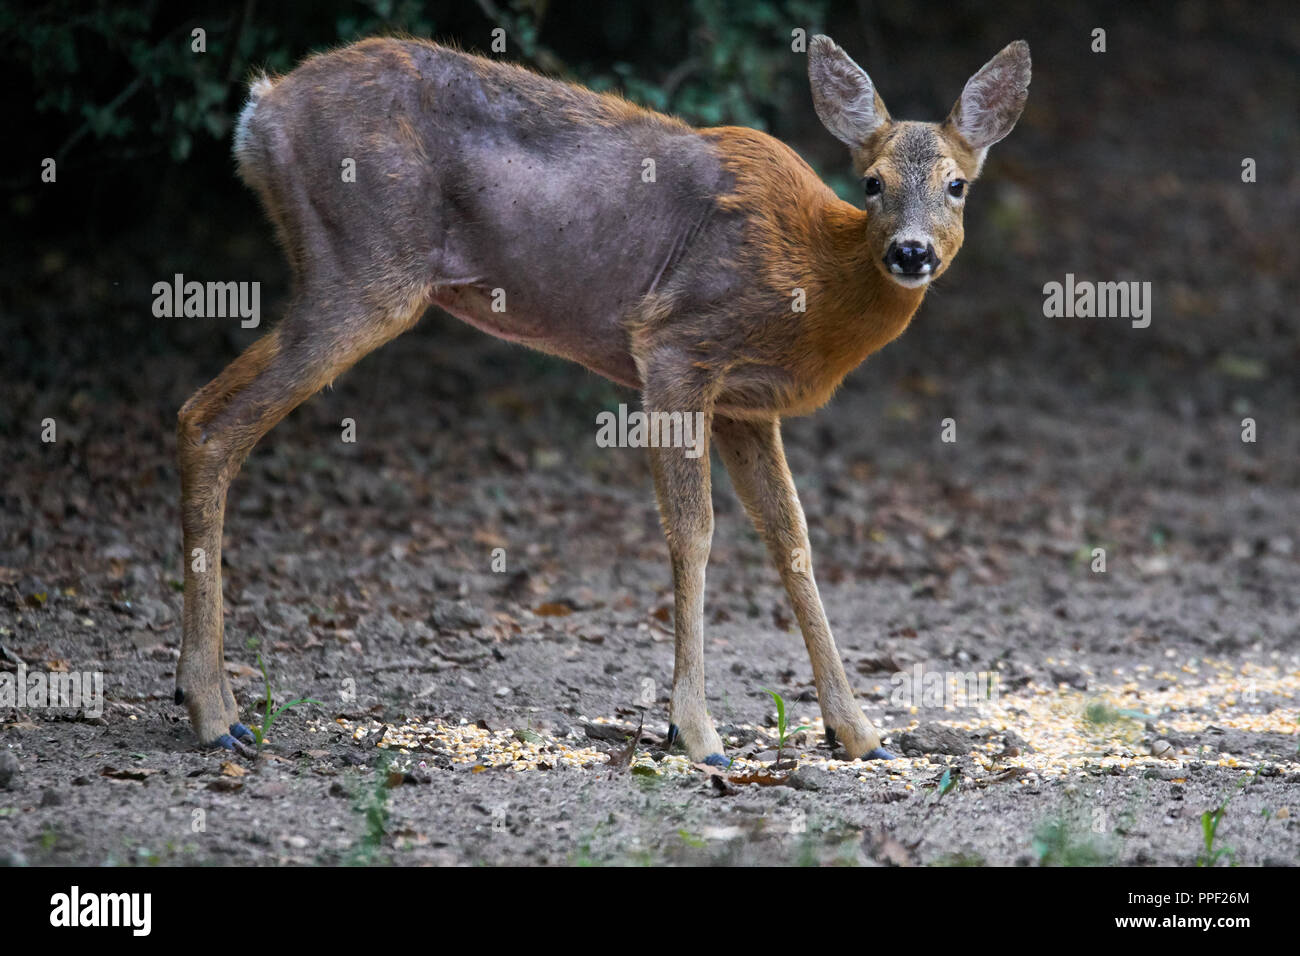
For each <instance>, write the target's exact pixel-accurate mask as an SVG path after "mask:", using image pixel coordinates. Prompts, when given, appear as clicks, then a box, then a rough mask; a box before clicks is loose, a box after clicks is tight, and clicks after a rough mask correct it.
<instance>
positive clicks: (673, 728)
mask: <svg viewBox="0 0 1300 956" xmlns="http://www.w3.org/2000/svg"><path fill="white" fill-rule="evenodd" d="M681 733H682V732H681V729H680V728H679V727H678V726H677V725H676V724H669V725H668V736H667V737H665V738H664V750H672V749H673V744H675V743H677V738H678V737H680V736H681Z"/></svg>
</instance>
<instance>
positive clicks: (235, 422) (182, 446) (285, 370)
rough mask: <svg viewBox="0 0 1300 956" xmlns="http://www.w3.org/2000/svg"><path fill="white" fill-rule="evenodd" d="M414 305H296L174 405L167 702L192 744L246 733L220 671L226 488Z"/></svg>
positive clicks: (408, 318)
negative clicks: (173, 593)
mask: <svg viewBox="0 0 1300 956" xmlns="http://www.w3.org/2000/svg"><path fill="white" fill-rule="evenodd" d="M421 311H422V307H421V308H416V307H415V303H414V302H412V304H411V306H410V308H409V309H408V310H406V311H404V312H403V313H402V314H394V313H392V312H391V311H383V310H380V311H378V312H375V311H371V312H370V314H369V315H368V316H367V314H366V312H365V311H364V310H362V309H357V310H345V309H344V308H343V306H342V302H341V300H340V299H338V298H335V297H329V298H326V297H322V298H321V301H320V302H313V301H309V300H301V301H299V302H297V303H295V305H294V306H292V307H291V308H290V310H289V313H288V314H287V315H286V316H285V318H284V320H283V321H282V322H281V323H280V326H279V327H278V328H276V329H275V330H274V331H273V332H270V333H269V334H267V335H265V336H263V337H262V338H261V339H259V340H258V341H256V342H254V343H253V344H252V345H251V346H249V348H248V349H247V350H245V351H244V352H243V354H241V355H240V356H239V357H238V358H237V359H235V360H234V361H233V362H231V363H230V365H229V366H227V367H226V369H225V371H223V372H222V373H221V374H220V375H218V376H217V377H216V378H215V379H213V380H212V381H211V382H209V383H208V384H207V385H205V386H204V387H203V388H201V389H199V390H198V391H197V392H195V393H194V395H193V396H191V398H190V399H189V401H187V402H186V403H185V405H184V406H183V407H182V408H181V410H180V414H179V416H178V422H177V448H178V454H179V458H180V472H181V527H182V531H183V537H184V547H185V553H184V562H185V610H184V613H183V615H182V638H181V655H180V661H179V663H178V665H177V668H176V702H177V703H183V704H185V706H186V708H187V710H188V711H189V715H190V722H191V723H192V725H193V727H194V730H195V732H196V733H197V734H198V736H199V740H200V741H201V742H202V743H204V744H208V745H219V746H223V747H225V748H227V749H233V750H239V751H241V752H247V747H246V744H248V743H250V742H251V741H252V733H251V732H250V731H249V730H248V728H246V727H245V726H244V725H243V724H241V723H239V707H238V705H237V704H236V702H235V697H234V694H233V693H232V692H231V689H230V681H229V679H228V678H227V676H226V673H225V666H224V664H225V660H224V651H223V644H224V630H225V628H224V621H223V616H222V606H221V535H222V527H223V524H224V520H225V509H226V491H227V489H228V488H229V487H230V482H231V480H232V479H233V478H234V477H235V475H236V473H238V471H239V467H240V465H241V464H243V461H244V459H245V458H246V457H247V456H248V453H249V452H250V451H252V449H253V446H254V445H256V444H257V442H258V440H259V439H260V438H261V437H262V436H263V435H265V434H266V433H267V432H268V431H270V430H271V429H272V428H273V427H274V426H275V425H276V423H277V422H279V421H280V420H281V419H282V418H284V417H285V416H286V415H288V414H289V412H291V411H292V410H293V409H294V408H295V407H296V406H297V405H299V404H300V403H301V402H303V401H304V400H305V399H307V398H308V397H309V396H311V395H313V394H314V393H315V392H317V391H318V390H319V389H321V388H322V387H323V386H325V385H327V384H328V383H330V382H331V381H333V380H334V378H335V376H337V375H339V374H340V373H342V372H343V371H344V370H345V369H347V368H348V367H349V366H351V365H352V364H353V363H354V362H356V361H357V360H358V359H359V358H361V356H363V355H365V354H366V353H367V352H369V351H371V350H372V349H374V348H377V347H378V346H379V345H380V344H382V343H383V342H385V341H387V340H388V339H391V338H393V337H394V336H396V335H397V334H399V333H400V332H402V331H404V330H405V329H406V328H409V327H410V326H411V325H412V324H413V323H414V321H415V320H416V319H418V318H419V315H420V312H421ZM363 317H364V318H363Z"/></svg>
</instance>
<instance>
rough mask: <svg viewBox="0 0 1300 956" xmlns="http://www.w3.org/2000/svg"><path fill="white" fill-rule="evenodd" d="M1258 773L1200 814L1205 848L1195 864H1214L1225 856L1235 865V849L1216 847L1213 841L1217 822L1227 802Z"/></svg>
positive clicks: (1229, 862) (1220, 819) (1216, 830)
mask: <svg viewBox="0 0 1300 956" xmlns="http://www.w3.org/2000/svg"><path fill="white" fill-rule="evenodd" d="M1258 775H1259V771H1258V770H1256V771H1255V772H1254V773H1252V774H1251V775H1250V776H1248V777H1246V778H1245V779H1244V780H1242V781H1241V783H1239V784H1237V788H1236V789H1235V790H1233V791H1232V792H1231V793H1229V794H1228V795H1227V796H1226V797H1224V799H1223V802H1222V803H1221V804H1219V805H1218V806H1217V807H1215V808H1214V809H1213V810H1206V811H1205V812H1204V813H1202V814H1201V839H1202V840H1203V841H1204V842H1205V849H1204V850H1202V851H1201V853H1200V855H1199V856H1198V857H1197V858H1196V865H1197V866H1214V865H1215V864H1216V863H1218V862H1219V860H1220V858H1227V860H1228V865H1229V866H1236V863H1235V862H1234V860H1233V857H1234V856H1235V854H1236V851H1235V850H1233V848H1232V847H1230V846H1221V847H1216V846H1215V845H1214V841H1215V840H1216V839H1217V838H1218V836H1219V824H1220V823H1222V822H1223V818H1224V817H1225V816H1226V815H1227V813H1228V804H1230V803H1231V802H1232V799H1233V797H1235V796H1236V795H1237V794H1239V793H1241V791H1243V790H1245V789H1246V787H1248V786H1250V784H1251V783H1252V782H1254V780H1255V778H1256V777H1257V776H1258Z"/></svg>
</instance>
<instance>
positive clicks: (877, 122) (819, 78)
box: [808, 35, 889, 149]
mask: <svg viewBox="0 0 1300 956" xmlns="http://www.w3.org/2000/svg"><path fill="white" fill-rule="evenodd" d="M808 79H809V81H810V82H811V83H812V97H813V107H814V108H815V109H816V110H817V116H818V118H819V119H820V120H821V121H822V125H823V126H825V127H826V128H827V129H828V130H830V131H831V135H833V136H834V137H835V138H836V139H838V140H839V141H840V142H841V143H844V144H845V145H846V146H848V147H849V148H850V149H856V148H858V147H859V146H861V145H862V144H863V143H865V142H866V141H867V140H868V139H870V138H871V134H872V133H874V132H875V131H876V130H878V129H879V128H880V127H881V126H883V125H884V124H885V123H887V122H889V111H888V110H886V109H885V104H884V101H883V100H881V98H880V94H878V93H877V92H876V88H875V86H874V85H873V84H872V82H871V77H869V76H867V74H866V72H865V71H864V70H863V69H862V67H860V66H858V65H857V64H856V63H854V62H853V60H851V59H850V58H849V55H848V54H847V53H845V52H844V51H843V50H841V49H840V48H839V47H838V46H837V45H836V44H835V41H834V40H832V39H831V38H830V37H827V36H821V35H818V36H815V37H813V38H812V43H811V44H810V45H809V47H808Z"/></svg>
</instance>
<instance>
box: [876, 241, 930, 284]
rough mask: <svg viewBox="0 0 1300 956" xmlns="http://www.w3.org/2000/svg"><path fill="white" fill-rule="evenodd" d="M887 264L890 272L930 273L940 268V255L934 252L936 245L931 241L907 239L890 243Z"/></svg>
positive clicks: (908, 273)
mask: <svg viewBox="0 0 1300 956" xmlns="http://www.w3.org/2000/svg"><path fill="white" fill-rule="evenodd" d="M885 265H886V266H888V267H889V271H890V272H895V273H901V274H902V275H906V276H920V275H929V274H930V273H931V272H933V271H934V270H935V269H937V268H939V257H938V256H936V255H935V254H934V246H933V245H931V244H930V243H925V244H922V243H921V242H918V241H917V240H915V239H907V240H904V241H903V242H891V243H890V244H889V248H888V249H887V250H885Z"/></svg>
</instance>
